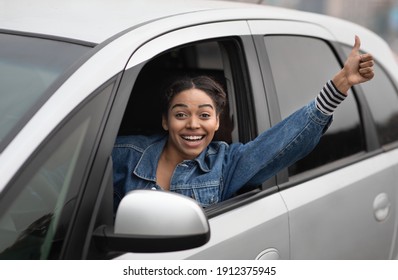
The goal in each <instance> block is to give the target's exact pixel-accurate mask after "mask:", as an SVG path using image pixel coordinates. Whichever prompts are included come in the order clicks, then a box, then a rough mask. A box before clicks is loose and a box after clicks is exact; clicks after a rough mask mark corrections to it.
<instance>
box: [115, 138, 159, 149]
mask: <svg viewBox="0 0 398 280" xmlns="http://www.w3.org/2000/svg"><path fill="white" fill-rule="evenodd" d="M164 137H165V135H164V134H154V135H121V136H118V137H117V138H116V141H115V146H114V147H115V148H139V149H145V148H146V147H148V146H150V145H152V144H153V143H155V142H157V141H160V140H162V139H163V138H164Z"/></svg>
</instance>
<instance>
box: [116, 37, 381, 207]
mask: <svg viewBox="0 0 398 280" xmlns="http://www.w3.org/2000/svg"><path fill="white" fill-rule="evenodd" d="M359 47H360V40H359V38H358V37H355V45H354V47H353V49H352V51H351V54H350V55H349V57H348V58H347V60H346V62H345V64H344V67H343V69H341V70H340V71H339V72H338V73H337V74H336V75H335V76H334V77H333V79H332V80H330V81H329V82H327V84H326V85H325V86H324V88H323V89H322V90H321V92H320V93H319V94H318V96H317V98H316V99H315V100H313V101H311V102H310V103H309V104H308V105H306V106H304V107H303V108H301V109H300V110H298V111H296V112H295V113H293V114H292V115H290V116H289V117H288V118H286V119H285V120H283V121H282V122H280V123H279V124H277V125H275V126H274V127H272V128H271V129H269V130H267V131H265V132H263V133H262V134H260V135H259V136H258V137H256V139H254V140H253V141H250V142H249V143H246V144H242V143H233V144H231V145H228V144H227V143H225V142H219V141H217V142H213V141H212V139H213V136H214V134H215V132H216V131H217V130H218V128H219V126H220V120H219V116H220V113H221V111H222V109H223V107H224V105H225V103H226V95H225V93H224V91H223V90H222V88H221V87H220V86H219V85H218V84H217V83H216V82H214V81H213V80H212V79H210V78H208V77H204V76H201V77H196V78H192V79H190V78H187V79H182V80H179V81H176V82H175V83H174V84H172V85H171V87H170V88H169V90H168V91H167V93H166V94H165V100H164V108H163V117H162V126H163V128H164V130H165V131H166V132H167V133H166V134H165V135H155V136H122V137H119V138H118V139H117V141H116V144H115V147H114V150H113V154H112V156H113V161H114V194H115V196H114V198H115V209H117V207H118V204H119V202H120V200H121V199H122V197H123V196H124V195H125V194H126V193H127V192H128V191H130V190H133V189H154V190H167V191H173V192H177V193H180V194H183V195H186V196H190V197H192V198H194V199H196V200H197V201H198V202H199V204H200V205H201V206H203V207H207V206H210V205H212V204H214V203H217V202H220V201H223V200H225V199H228V198H230V197H231V196H232V195H233V194H234V193H236V192H237V191H238V190H239V189H240V188H242V187H243V186H248V185H251V186H257V185H260V184H261V183H263V182H264V181H265V180H267V179H268V178H270V177H272V176H274V175H275V174H276V173H277V172H278V171H280V170H281V169H283V168H285V167H288V166H289V165H291V164H293V163H294V162H296V161H297V160H299V159H300V158H302V157H304V156H305V155H306V154H308V153H309V152H310V151H311V150H312V149H313V148H314V147H315V145H316V144H317V143H318V141H319V139H320V137H321V136H322V134H323V133H324V132H325V131H326V129H327V128H328V126H329V125H330V123H331V121H332V114H333V111H334V109H335V108H336V107H337V106H338V105H339V104H340V103H341V102H342V101H343V100H344V99H345V98H346V96H347V91H348V90H349V89H350V87H351V86H353V85H355V84H359V83H362V82H366V81H368V80H370V79H372V78H373V76H374V72H373V58H372V56H371V55H370V54H362V55H360V54H359ZM336 148H338V147H336Z"/></svg>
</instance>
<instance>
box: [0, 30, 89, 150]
mask: <svg viewBox="0 0 398 280" xmlns="http://www.w3.org/2000/svg"><path fill="white" fill-rule="evenodd" d="M0 42H1V47H0V152H1V151H2V150H3V149H4V147H5V146H6V145H7V144H8V142H9V141H10V140H11V139H12V138H13V136H15V134H16V133H18V131H19V130H20V129H21V128H22V127H23V125H24V124H25V123H26V122H27V121H28V120H29V119H30V118H31V117H32V115H33V114H34V112H35V111H36V110H37V109H38V108H39V107H40V106H41V105H42V104H43V102H44V101H45V100H46V99H48V98H49V97H50V96H51V94H52V92H50V91H49V88H50V86H51V85H52V84H53V83H54V82H55V81H56V80H57V79H58V78H59V77H60V76H61V75H62V74H63V73H65V72H66V70H67V69H68V68H69V67H70V66H71V65H72V64H73V63H74V62H76V61H77V60H78V59H79V58H80V57H82V56H83V54H85V53H86V52H87V51H89V50H90V49H91V48H90V47H87V46H82V45H78V44H73V43H67V42H62V41H54V40H49V39H42V38H35V37H28V36H19V35H11V34H0Z"/></svg>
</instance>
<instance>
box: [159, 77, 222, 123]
mask: <svg viewBox="0 0 398 280" xmlns="http://www.w3.org/2000/svg"><path fill="white" fill-rule="evenodd" d="M189 89H199V90H202V91H204V92H205V93H206V94H207V95H208V96H209V97H210V98H211V99H212V100H213V102H214V104H215V106H216V112H217V115H220V114H221V112H222V111H223V109H224V107H225V104H226V102H227V95H226V94H225V91H224V89H223V88H222V86H221V85H220V84H219V83H217V82H216V81H215V80H214V79H212V78H210V77H209V76H196V77H189V76H186V77H182V78H179V79H177V80H175V81H174V82H173V83H172V84H171V85H170V86H169V87H168V89H167V90H166V92H165V94H164V95H163V98H162V99H163V100H162V114H163V115H164V116H167V112H168V110H169V107H170V103H171V100H172V99H173V98H174V96H176V95H177V94H179V93H180V92H182V91H184V90H189Z"/></svg>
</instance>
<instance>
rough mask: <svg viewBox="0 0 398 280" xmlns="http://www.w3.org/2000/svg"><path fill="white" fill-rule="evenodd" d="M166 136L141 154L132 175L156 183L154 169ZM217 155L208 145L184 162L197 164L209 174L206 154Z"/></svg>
mask: <svg viewBox="0 0 398 280" xmlns="http://www.w3.org/2000/svg"><path fill="white" fill-rule="evenodd" d="M167 139H168V135H166V136H164V137H162V138H161V139H159V141H157V142H155V143H153V144H152V145H149V146H148V147H147V148H146V149H145V150H144V151H143V153H142V156H141V158H140V160H139V162H138V164H137V166H136V167H135V169H134V174H135V175H137V176H138V177H140V178H142V179H145V180H150V181H153V182H155V181H156V169H157V166H158V161H159V157H160V155H161V153H162V151H163V148H164V146H165V145H166V143H167ZM214 153H217V151H216V149H215V148H214V147H212V145H210V146H209V147H208V148H207V149H205V150H204V151H203V152H202V153H200V155H199V156H198V157H197V158H195V159H194V160H185V161H184V162H187V163H188V162H191V163H192V162H197V164H198V166H199V168H200V169H201V170H202V171H203V172H210V167H209V166H208V164H207V163H206V157H207V155H208V154H214Z"/></svg>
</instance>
